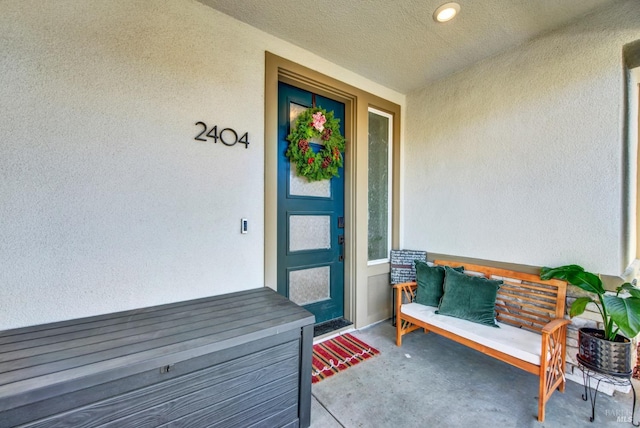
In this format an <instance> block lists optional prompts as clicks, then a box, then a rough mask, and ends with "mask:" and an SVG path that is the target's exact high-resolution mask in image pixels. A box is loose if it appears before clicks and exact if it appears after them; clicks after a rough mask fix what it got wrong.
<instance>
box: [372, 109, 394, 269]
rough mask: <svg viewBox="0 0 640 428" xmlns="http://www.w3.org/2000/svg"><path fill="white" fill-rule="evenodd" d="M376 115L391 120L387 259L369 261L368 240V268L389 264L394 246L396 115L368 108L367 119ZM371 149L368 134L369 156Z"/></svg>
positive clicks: (389, 130)
mask: <svg viewBox="0 0 640 428" xmlns="http://www.w3.org/2000/svg"><path fill="white" fill-rule="evenodd" d="M371 113H373V114H376V115H378V116H382V117H386V118H387V119H388V120H389V126H388V128H387V132H388V135H387V137H388V140H387V168H388V172H387V252H386V253H387V254H386V257H385V258H381V259H374V260H369V255H368V254H369V245H368V244H369V242H368V239H367V266H375V265H380V264H383V263H389V261H390V258H389V257H390V256H389V253H390V251H391V249H392V245H393V172H394V171H393V152H394V147H395V141H394V129H395V128H394V115H393V114H391V113H388V112H386V111H384V110H380V109H378V108H375V107H372V106H369V107H368V108H367V117H368V115H369V114H371ZM368 148H369V139H368V134H367V154H368ZM368 191H369V183H368V179H367V192H368ZM369 213H370V211H369V207H368V206H367V219H368V218H369ZM368 236H369V224H368V223H367V237H368Z"/></svg>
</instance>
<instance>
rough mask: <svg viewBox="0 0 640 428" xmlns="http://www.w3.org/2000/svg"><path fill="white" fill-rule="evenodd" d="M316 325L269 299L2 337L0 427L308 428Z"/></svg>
mask: <svg viewBox="0 0 640 428" xmlns="http://www.w3.org/2000/svg"><path fill="white" fill-rule="evenodd" d="M313 324H314V317H313V315H312V314H310V313H309V312H307V311H306V310H304V309H302V308H300V307H299V306H297V305H295V304H293V303H292V302H290V301H289V300H287V299H286V298H284V297H282V296H280V295H279V294H277V293H275V292H274V291H272V290H271V289H269V288H259V289H255V290H249V291H243V292H239V293H232V294H226V295H223V296H216V297H210V298H204V299H198V300H192V301H187V302H179V303H173V304H168V305H162V306H154V307H149V308H143V309H138V310H132V311H126V312H119V313H113V314H107V315H101V316H96V317H90V318H82V319H76V320H71V321H63V322H57V323H52V324H44V325H38V326H31V327H26V328H19V329H14V330H7V331H2V332H0V427H3V428H4V427H13V426H28V427H47V428H51V427H73V428H80V427H97V426H100V427H136V428H138V427H155V426H159V425H162V426H171V427H214V426H215V427H239V426H242V427H247V426H267V427H279V426H284V427H298V426H300V427H308V426H309V423H310V409H311V351H312V342H313ZM165 424H166V425H165Z"/></svg>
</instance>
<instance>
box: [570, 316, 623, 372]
mask: <svg viewBox="0 0 640 428" xmlns="http://www.w3.org/2000/svg"><path fill="white" fill-rule="evenodd" d="M578 347H579V348H578V361H579V362H580V363H581V364H583V365H584V366H585V367H587V368H589V369H592V370H595V371H597V372H600V373H604V374H608V375H612V376H620V377H628V376H631V371H632V368H631V357H632V354H633V349H632V348H633V346H632V344H631V341H630V340H629V339H627V338H626V337H624V336H621V335H619V334H617V335H616V338H615V340H606V339H605V335H604V331H603V330H598V329H595V328H581V329H580V330H579V331H578Z"/></svg>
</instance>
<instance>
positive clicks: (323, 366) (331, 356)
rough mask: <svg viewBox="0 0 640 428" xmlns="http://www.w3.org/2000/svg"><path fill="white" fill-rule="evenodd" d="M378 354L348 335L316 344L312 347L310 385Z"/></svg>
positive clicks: (375, 350) (373, 349)
mask: <svg viewBox="0 0 640 428" xmlns="http://www.w3.org/2000/svg"><path fill="white" fill-rule="evenodd" d="M379 353H380V351H378V350H377V349H375V348H372V347H371V346H369V345H367V344H366V343H364V342H363V341H361V340H358V339H356V338H355V337H353V336H352V335H350V334H349V333H346V334H343V335H341V336H337V337H334V338H333V339H329V340H325V341H324V342H320V343H317V344H315V345H313V360H312V362H311V368H312V373H311V383H316V382H320V381H321V380H322V379H326V378H328V377H329V376H333V375H334V374H336V373H338V372H340V371H342V370H346V369H348V368H349V367H351V366H355V365H356V364H358V363H359V362H361V361H364V360H366V359H367V358H371V357H373V356H374V355H376V354H379Z"/></svg>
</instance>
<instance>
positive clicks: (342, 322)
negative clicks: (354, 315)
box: [313, 318, 353, 337]
mask: <svg viewBox="0 0 640 428" xmlns="http://www.w3.org/2000/svg"><path fill="white" fill-rule="evenodd" d="M351 324H353V323H352V322H351V321H348V320H346V319H344V318H336V319H334V320H330V321H325V322H323V323H320V324H316V325H314V326H313V337H318V336H322V335H323V334H327V333H331V332H332V331H336V330H339V329H341V328H344V327H348V326H350V325H351Z"/></svg>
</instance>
